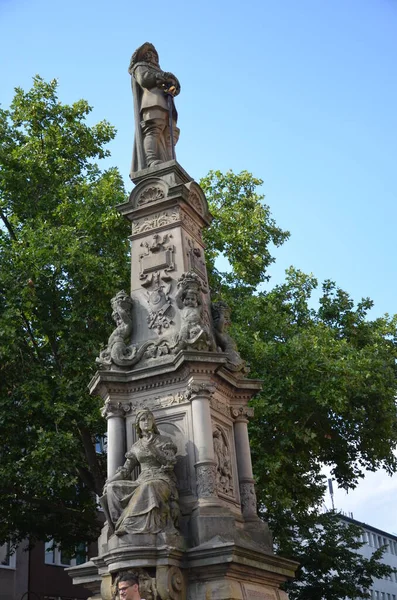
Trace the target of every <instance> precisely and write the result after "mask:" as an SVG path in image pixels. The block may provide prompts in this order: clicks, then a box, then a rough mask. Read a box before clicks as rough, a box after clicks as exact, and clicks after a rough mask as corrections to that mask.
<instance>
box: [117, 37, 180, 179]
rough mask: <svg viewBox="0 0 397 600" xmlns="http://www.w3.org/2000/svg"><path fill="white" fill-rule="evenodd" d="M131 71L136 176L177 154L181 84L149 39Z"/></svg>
mask: <svg viewBox="0 0 397 600" xmlns="http://www.w3.org/2000/svg"><path fill="white" fill-rule="evenodd" d="M128 72H129V73H130V75H131V82H132V94H133V98H134V118H135V140H134V151H133V156H132V167H131V176H132V174H133V173H136V172H137V171H140V170H142V169H146V168H148V167H153V166H155V165H159V164H161V163H163V162H166V161H168V160H172V159H173V158H175V152H174V145H175V144H176V142H177V141H178V137H179V129H178V128H177V126H176V122H177V118H178V114H177V112H176V109H175V105H174V96H177V95H178V94H179V92H180V89H181V88H180V85H179V81H178V79H177V78H176V77H175V75H173V74H172V73H167V72H165V71H162V70H161V69H160V65H159V55H158V54H157V51H156V48H155V47H154V46H153V44H150V43H149V42H146V43H145V44H142V46H140V47H139V48H138V49H137V50H135V52H134V54H133V55H132V57H131V62H130V66H129V69H128Z"/></svg>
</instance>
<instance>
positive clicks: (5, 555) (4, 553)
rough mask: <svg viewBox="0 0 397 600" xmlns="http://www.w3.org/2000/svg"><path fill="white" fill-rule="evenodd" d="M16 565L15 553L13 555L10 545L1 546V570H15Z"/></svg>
mask: <svg viewBox="0 0 397 600" xmlns="http://www.w3.org/2000/svg"><path fill="white" fill-rule="evenodd" d="M15 563H16V561H15V553H11V545H10V543H9V542H8V543H7V544H3V545H2V546H0V568H2V569H4V568H5V569H15Z"/></svg>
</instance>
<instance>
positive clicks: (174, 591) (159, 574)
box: [156, 566, 186, 600]
mask: <svg viewBox="0 0 397 600" xmlns="http://www.w3.org/2000/svg"><path fill="white" fill-rule="evenodd" d="M156 584H157V591H158V593H159V595H160V598H161V600H184V599H185V598H186V583H185V578H184V576H183V573H182V571H181V570H180V569H179V567H176V566H171V567H168V566H158V567H157V569H156Z"/></svg>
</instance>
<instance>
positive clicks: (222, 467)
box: [212, 425, 235, 497]
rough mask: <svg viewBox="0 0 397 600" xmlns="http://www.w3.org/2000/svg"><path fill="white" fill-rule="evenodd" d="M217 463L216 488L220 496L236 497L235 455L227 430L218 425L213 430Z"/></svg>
mask: <svg viewBox="0 0 397 600" xmlns="http://www.w3.org/2000/svg"><path fill="white" fill-rule="evenodd" d="M212 438H213V441H214V456H215V461H216V487H217V492H218V494H224V495H226V496H232V497H234V495H235V493H234V477H233V455H232V452H231V446H230V441H229V438H228V435H227V433H226V430H225V429H224V428H223V427H221V426H220V425H216V426H215V427H214V428H213V430H212Z"/></svg>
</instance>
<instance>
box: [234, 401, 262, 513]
mask: <svg viewBox="0 0 397 600" xmlns="http://www.w3.org/2000/svg"><path fill="white" fill-rule="evenodd" d="M231 414H232V417H233V419H234V440H235V446H236V458H237V470H238V479H239V486H240V499H241V511H242V513H243V516H244V518H245V519H250V518H251V519H252V518H255V519H256V518H257V511H256V494H255V481H254V475H253V471H252V461H251V449H250V443H249V437H248V417H252V416H253V414H254V409H253V408H250V407H248V406H241V407H240V408H236V407H232V408H231Z"/></svg>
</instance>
